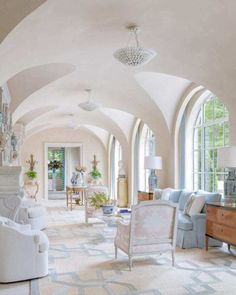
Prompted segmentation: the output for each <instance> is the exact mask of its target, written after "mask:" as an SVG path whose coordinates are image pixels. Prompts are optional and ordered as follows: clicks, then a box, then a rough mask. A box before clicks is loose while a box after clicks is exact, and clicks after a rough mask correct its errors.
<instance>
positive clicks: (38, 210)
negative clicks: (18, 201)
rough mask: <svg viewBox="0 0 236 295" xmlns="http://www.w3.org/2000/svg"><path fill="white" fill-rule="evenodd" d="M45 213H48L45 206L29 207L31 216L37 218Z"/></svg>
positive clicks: (29, 215)
mask: <svg viewBox="0 0 236 295" xmlns="http://www.w3.org/2000/svg"><path fill="white" fill-rule="evenodd" d="M43 215H46V209H45V207H43V206H35V207H31V208H29V209H28V217H29V218H36V217H39V216H43Z"/></svg>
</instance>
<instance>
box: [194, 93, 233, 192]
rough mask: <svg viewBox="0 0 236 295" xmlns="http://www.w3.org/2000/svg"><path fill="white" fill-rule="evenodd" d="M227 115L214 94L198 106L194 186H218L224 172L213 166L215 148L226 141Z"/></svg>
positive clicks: (215, 165) (207, 187)
mask: <svg viewBox="0 0 236 295" xmlns="http://www.w3.org/2000/svg"><path fill="white" fill-rule="evenodd" d="M228 121H229V119H228V111H227V109H226V107H225V105H224V104H223V103H222V102H221V101H220V100H219V99H218V98H217V97H215V96H212V97H211V98H210V99H208V100H207V101H205V102H204V103H203V104H202V105H201V108H200V111H199V114H198V117H197V120H196V122H195V126H194V130H193V132H194V134H193V138H194V143H193V183H194V189H195V190H197V189H204V190H207V191H218V190H221V189H222V187H221V185H222V183H223V180H224V175H225V172H224V171H222V170H220V169H218V168H217V150H218V148H220V147H223V146H227V145H228V144H229V122H228Z"/></svg>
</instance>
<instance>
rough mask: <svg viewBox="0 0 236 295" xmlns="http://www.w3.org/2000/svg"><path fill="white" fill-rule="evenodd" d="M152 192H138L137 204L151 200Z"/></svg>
mask: <svg viewBox="0 0 236 295" xmlns="http://www.w3.org/2000/svg"><path fill="white" fill-rule="evenodd" d="M153 196H154V194H153V192H144V191H138V203H139V202H141V201H150V200H153Z"/></svg>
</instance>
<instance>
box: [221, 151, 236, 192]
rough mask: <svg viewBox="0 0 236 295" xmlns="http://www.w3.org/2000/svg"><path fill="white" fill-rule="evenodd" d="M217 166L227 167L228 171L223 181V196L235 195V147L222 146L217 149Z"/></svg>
mask: <svg viewBox="0 0 236 295" xmlns="http://www.w3.org/2000/svg"><path fill="white" fill-rule="evenodd" d="M217 160H218V162H217V166H218V168H228V169H229V173H228V177H227V179H225V181H224V196H226V197H229V196H234V197H236V147H235V146H230V147H223V148H220V149H218V157H217Z"/></svg>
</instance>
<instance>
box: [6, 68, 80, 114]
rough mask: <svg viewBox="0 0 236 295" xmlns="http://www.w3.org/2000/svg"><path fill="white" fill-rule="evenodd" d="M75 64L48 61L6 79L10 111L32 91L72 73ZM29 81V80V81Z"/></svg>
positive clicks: (13, 110)
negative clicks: (9, 94)
mask: <svg viewBox="0 0 236 295" xmlns="http://www.w3.org/2000/svg"><path fill="white" fill-rule="evenodd" d="M74 70H75V66H73V65H71V64H64V63H50V64H42V65H39V66H35V67H31V68H27V69H25V70H23V71H21V72H18V73H17V74H16V75H14V76H13V77H12V78H10V79H9V80H8V81H7V85H8V88H9V91H10V93H11V104H10V108H11V112H15V110H16V109H17V107H18V106H19V105H20V104H21V103H22V102H23V101H24V100H25V99H26V98H27V97H29V96H30V95H32V94H33V93H34V92H37V91H38V90H39V89H41V88H43V87H45V86H46V85H48V84H50V83H52V82H54V81H56V80H58V79H60V78H62V77H64V76H66V75H68V74H70V73H72V72H73V71H74ZM29 81H30V82H29Z"/></svg>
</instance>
